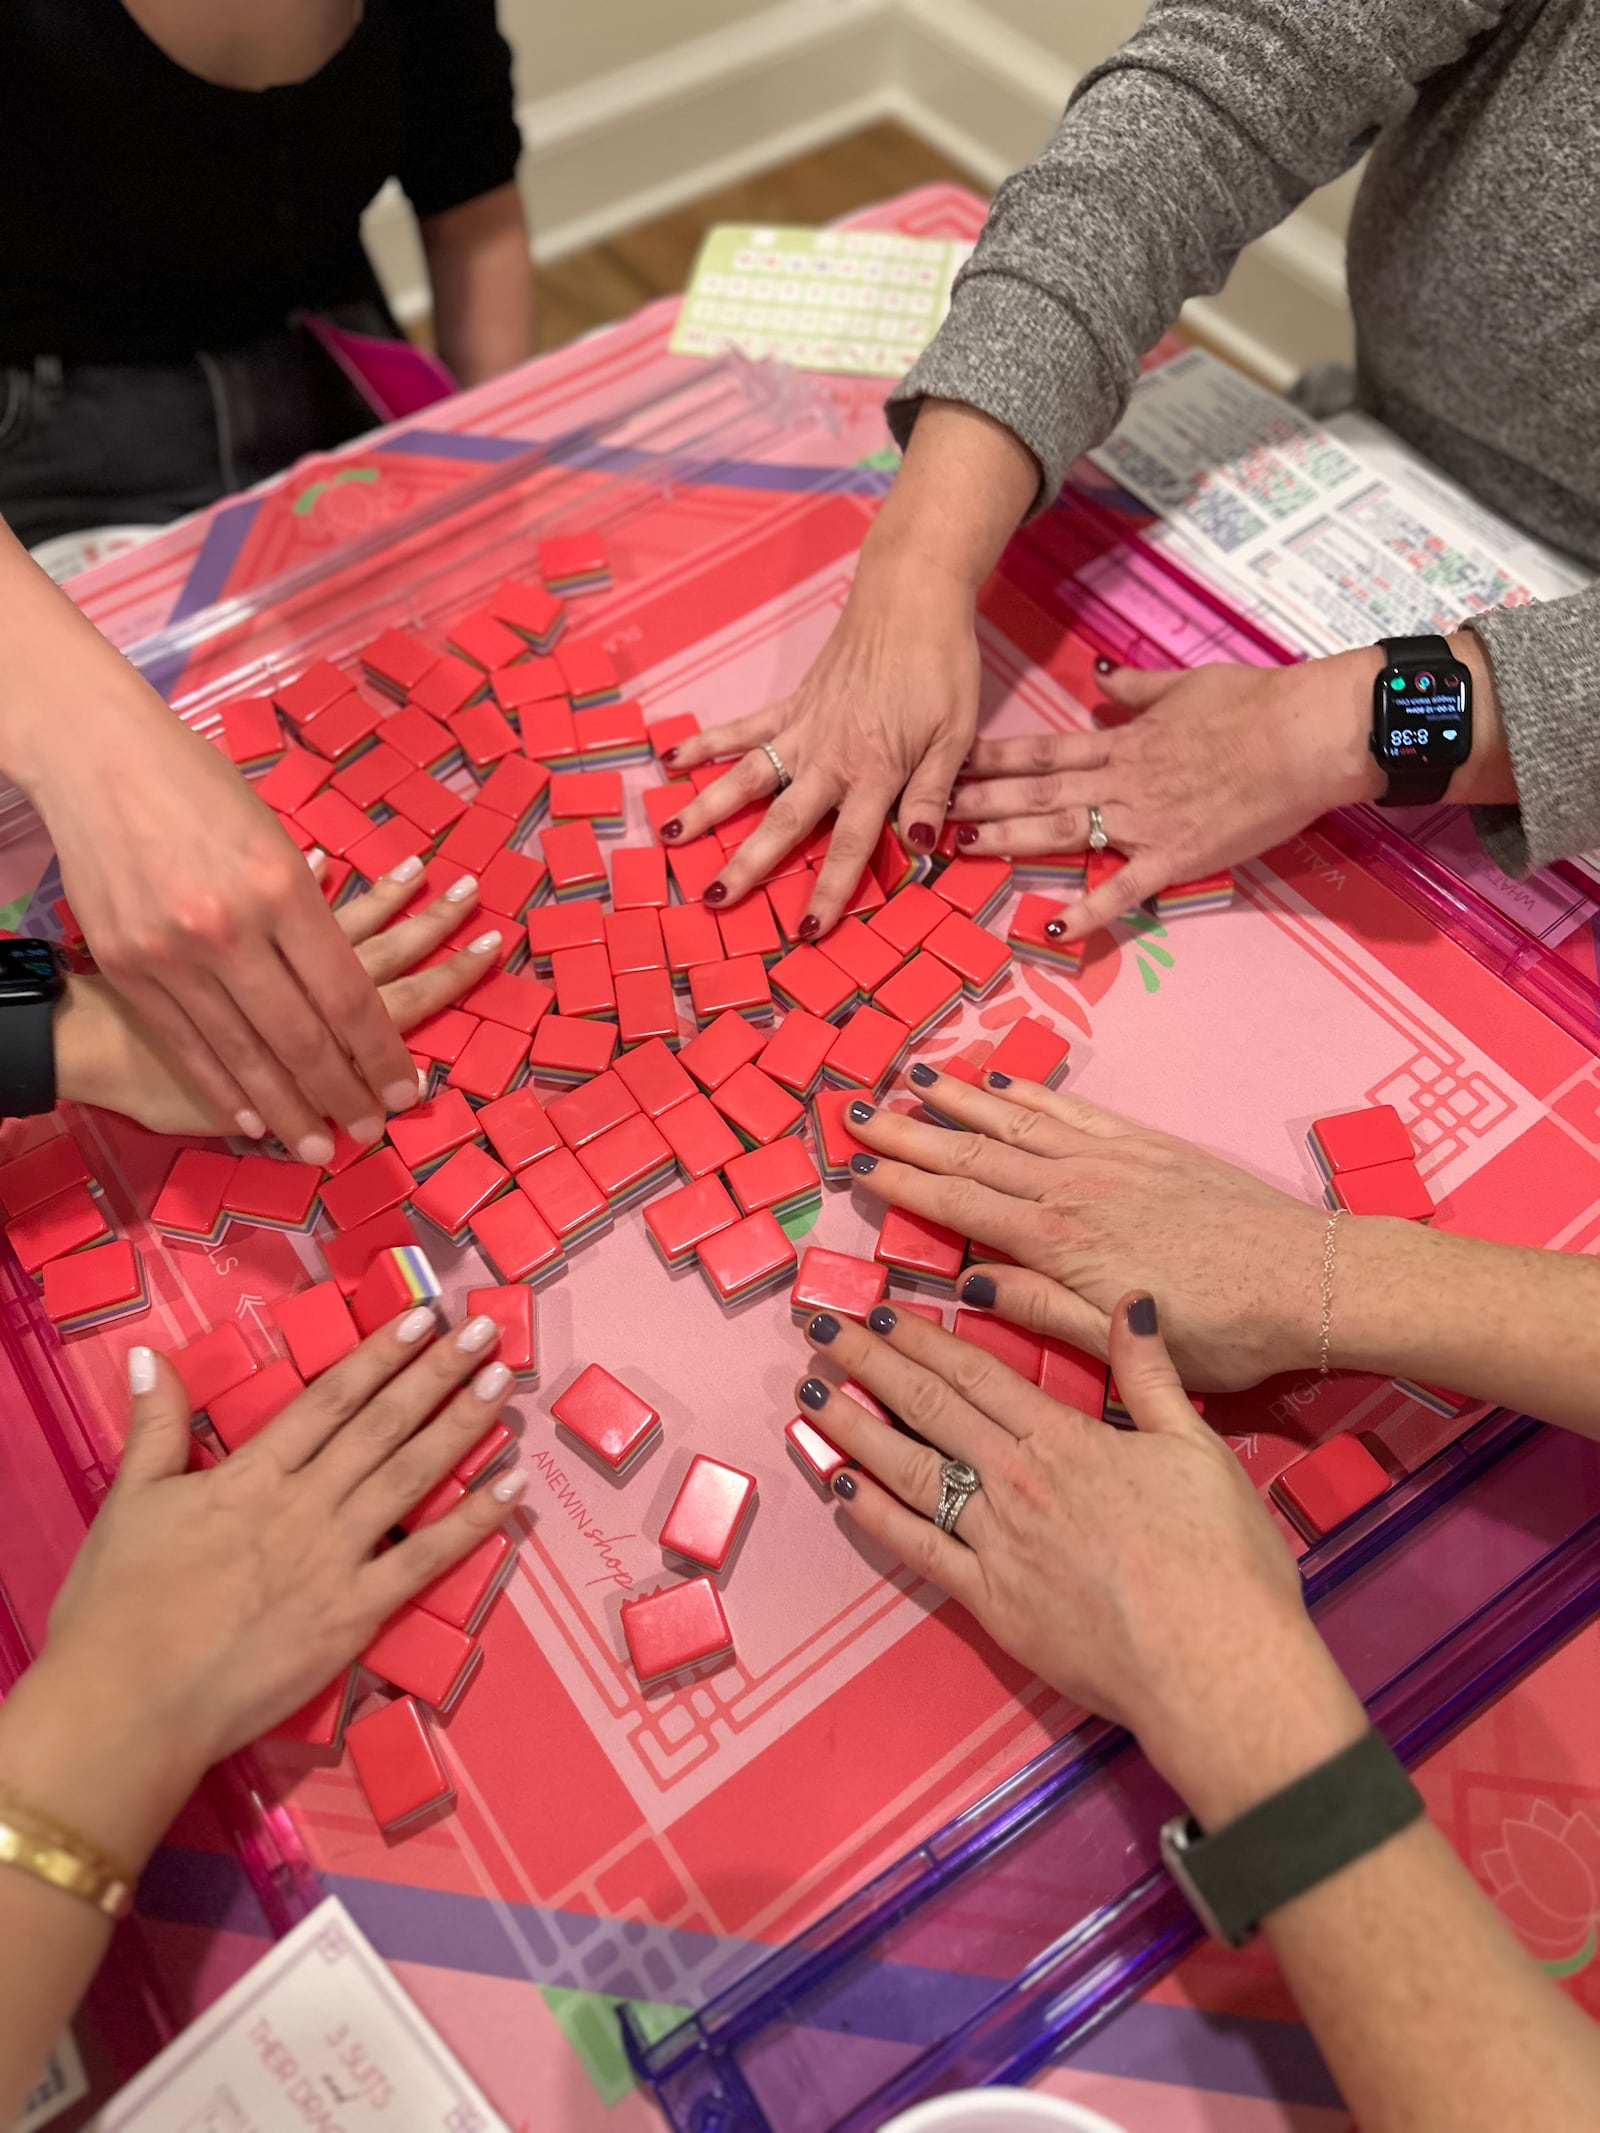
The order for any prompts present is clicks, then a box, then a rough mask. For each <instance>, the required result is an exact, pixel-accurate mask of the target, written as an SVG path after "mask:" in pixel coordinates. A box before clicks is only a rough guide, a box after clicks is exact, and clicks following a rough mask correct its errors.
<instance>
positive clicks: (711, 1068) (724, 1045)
mask: <svg viewBox="0 0 1600 2133" xmlns="http://www.w3.org/2000/svg"><path fill="white" fill-rule="evenodd" d="M766 1041H767V1040H766V1038H765V1037H764V1036H763V1035H762V1033H761V1031H760V1030H758V1029H756V1028H755V1027H754V1025H753V1024H751V1023H749V1022H747V1021H746V1020H745V1018H744V1016H743V1015H740V1014H736V1013H735V1012H734V1011H733V1010H732V1009H731V1008H730V1009H729V1010H728V1012H727V1013H726V1014H723V1015H718V1017H717V1019H716V1021H715V1022H710V1023H708V1024H707V1025H706V1027H705V1028H704V1029H703V1030H701V1031H700V1033H699V1034H698V1036H694V1037H691V1038H690V1039H689V1042H688V1043H687V1044H686V1045H684V1046H683V1047H682V1048H681V1049H680V1051H679V1053H678V1059H679V1061H680V1063H681V1064H682V1065H683V1066H684V1067H686V1068H687V1069H688V1071H689V1072H690V1073H691V1074H692V1075H693V1076H694V1078H695V1080H696V1081H697V1082H699V1084H700V1086H701V1088H702V1089H704V1090H705V1091H706V1093H707V1094H708V1095H710V1094H712V1093H714V1092H715V1091H716V1090H717V1089H720V1088H721V1087H722V1084H723V1083H724V1082H725V1081H726V1080H727V1079H728V1078H729V1076H730V1075H733V1074H736V1073H738V1071H739V1069H740V1068H741V1067H744V1066H748V1065H749V1064H750V1062H751V1061H752V1060H753V1059H755V1058H756V1057H757V1056H758V1055H759V1054H760V1053H761V1052H762V1051H764V1050H765V1048H766Z"/></svg>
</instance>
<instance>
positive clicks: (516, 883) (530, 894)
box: [478, 849, 550, 918]
mask: <svg viewBox="0 0 1600 2133" xmlns="http://www.w3.org/2000/svg"><path fill="white" fill-rule="evenodd" d="M549 879H550V875H549V870H548V869H547V868H546V866H545V864H544V861H543V860H542V859H534V858H532V857H530V855H529V854H528V853H527V852H511V851H506V850H504V849H502V850H500V851H498V852H496V853H495V855H494V857H493V858H492V859H491V860H490V861H489V863H488V865H487V866H486V867H485V868H484V869H483V871H482V873H481V874H480V875H479V877H478V896H479V899H480V901H481V902H482V903H483V904H484V905H485V907H486V908H487V909H488V910H490V911H503V912H505V914H506V916H507V917H508V918H524V917H526V916H527V913H528V909H529V906H530V905H532V904H534V903H536V902H537V901H538V899H539V897H540V896H541V895H542V894H543V892H544V889H545V886H546V884H547V882H548V881H549Z"/></svg>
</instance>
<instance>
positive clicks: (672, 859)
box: [667, 837, 722, 904]
mask: <svg viewBox="0 0 1600 2133" xmlns="http://www.w3.org/2000/svg"><path fill="white" fill-rule="evenodd" d="M667 865H668V867H669V868H670V869H671V871H672V879H673V883H674V885H675V886H676V888H677V891H678V895H679V897H680V898H681V899H682V901H683V902H684V903H686V904H692V903H695V902H697V901H698V900H699V899H700V898H701V897H703V896H704V895H705V893H706V891H707V889H709V888H710V886H711V884H712V883H713V882H714V881H715V880H716V878H717V876H718V875H719V874H720V873H721V872H722V847H721V845H720V844H718V842H717V840H716V839H715V837H697V838H696V839H695V840H694V842H693V843H692V844H674V845H671V846H669V847H668V850H667Z"/></svg>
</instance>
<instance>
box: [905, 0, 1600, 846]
mask: <svg viewBox="0 0 1600 2133" xmlns="http://www.w3.org/2000/svg"><path fill="white" fill-rule="evenodd" d="M1369 148H1370V149H1371V151H1372V158H1371V161H1370V163H1369V165H1368V168H1367V172H1366V176H1365V178H1364V180H1363V183H1362V186H1361V192H1360V196H1359V199H1358V201H1357V205H1356V212H1355V216H1354V219H1353V221H1352V223H1351V228H1350V245H1349V262H1350V264H1349V273H1350V300H1351V305H1352V307H1353V309H1354V312H1355V320H1356V329H1357V382H1358V398H1359V401H1360V404H1361V405H1362V406H1363V407H1365V408H1366V409H1367V410H1368V411H1369V412H1370V413H1372V414H1373V415H1375V416H1376V417H1377V418H1378V419H1379V420H1380V421H1381V422H1384V423H1387V424H1388V425H1389V427H1390V428H1392V429H1393V430H1395V431H1397V432H1398V433H1399V434H1400V435H1401V436H1402V437H1404V438H1405V439H1407V441H1408V442H1410V443H1411V444H1413V445H1415V446H1416V447H1417V449H1418V450H1420V451H1421V452H1423V453H1425V454H1426V455H1427V457H1428V458H1430V459H1431V460H1433V461H1434V462H1435V463H1436V464H1437V465H1438V466H1440V467H1442V468H1443V469H1444V470H1445V471H1446V472H1447V473H1449V474H1452V475H1454V476H1455V477H1456V479H1457V480H1459V481H1461V482H1463V483H1465V484H1466V485H1467V486H1468V487H1469V488H1471V489H1473V490H1475V491H1476V492H1477V493H1478V495H1480V496H1481V497H1482V498H1483V499H1484V500H1485V501H1486V502H1488V503H1490V504H1492V505H1493V506H1495V507H1496V508H1497V509H1498V510H1500V511H1503V512H1504V513H1505V514H1506V515H1507V517H1509V518H1512V519H1515V520H1516V521H1517V522H1518V523H1519V524H1521V525H1523V526H1525V527H1526V528H1527V529H1528V530H1529V531H1530V532H1532V533H1534V534H1536V535H1538V536H1539V537H1541V538H1542V539H1544V540H1547V541H1550V542H1553V543H1554V544H1555V545H1556V546H1557V547H1560V548H1564V549H1567V550H1569V551H1570V552H1571V553H1573V554H1574V555H1577V556H1580V557H1582V558H1584V559H1585V560H1586V561H1587V562H1589V563H1592V564H1594V565H1596V566H1597V567H1600V0H1154V4H1153V5H1152V6H1151V8H1150V11H1149V14H1148V15H1147V16H1146V18H1145V20H1144V22H1143V23H1142V24H1141V26H1140V28H1139V29H1138V30H1137V31H1136V32H1135V34H1134V35H1133V36H1132V37H1131V38H1130V39H1129V41H1128V42H1127V44H1125V45H1124V46H1123V47H1122V49H1121V50H1120V51H1119V52H1117V53H1115V54H1114V55H1113V56H1112V57H1111V58H1110V59H1109V60H1107V61H1106V63H1105V65H1104V66H1101V67H1098V68H1097V69H1096V70H1095V71H1094V72H1093V73H1092V74H1090V75H1089V76H1088V77H1087V78H1086V80H1085V81H1084V82H1083V83H1082V85H1081V86H1080V87H1079V89H1078V91H1077V93H1076V95H1075V96H1074V97H1073V99H1072V102H1071V104H1070V106H1069V107H1068V110H1067V112H1066V115H1065V116H1064V118H1063V119H1062V121H1061V124H1060V126H1059V127H1058V128H1057V129H1056V133H1055V137H1054V139H1053V140H1052V141H1051V143H1050V145H1049V147H1048V148H1047V149H1046V150H1045V152H1044V154H1043V155H1041V156H1040V157H1039V159H1038V161H1037V162H1035V163H1032V164H1030V165H1029V166H1028V167H1027V169H1025V170H1023V171H1020V172H1019V173H1018V174H1017V175H1016V176H1015V177H1014V178H1011V179H1009V180H1008V181H1007V183H1006V184H1005V185H1004V186H1002V187H1001V189H1000V191H999V193H998V194H997V195H996V198H995V203H994V209H993V212H992V213H991V215H990V217H989V222H988V226H987V228H986V229H985V231H984V234H983V238H982V241H981V242H980V244H979V246H978V248H977V251H976V253H975V254H974V256H973V258H972V260H971V262H970V263H969V265H968V266H967V268H966V269H965V271H964V273H963V274H962V276H961V279H960V282H959V283H958V285H957V290H956V296H955V302H954V305H953V307H952V310H951V314H950V317H949V319H948V320H947V321H946V323H945V325H944V328H943V330H942V331H941V332H940V334H939V336H938V338H937V339H936V340H935V342H934V343H933V346H932V347H931V348H930V349H929V350H928V352H927V354H926V355H925V356H924V357H923V358H922V360H921V362H919V363H918V364H917V366H916V368H915V369H914V370H913V371H912V372H911V374H910V376H909V377H908V378H907V379H906V380H905V382H904V384H903V385H901V386H900V387H899V388H898V390H897V391H896V392H895V394H894V396H893V398H892V399H891V402H890V408H889V415H890V421H891V424H892V426H893V428H894V430H895V433H896V435H897V436H898V437H899V439H900V441H901V442H902V443H904V441H905V439H906V437H907V436H908V435H909V433H910V429H911V425H912V423H913V422H914V421H915V419H916V408H917V403H918V401H919V399H920V398H921V397H922V396H923V395H929V396H933V397H937V398H941V399H950V400H959V401H964V402H966V403H967V404H968V405H970V406H973V407H978V408H982V409H983V410H984V411H985V412H986V413H988V414H990V415H993V416H994V417H995V418H996V419H997V420H998V421H1001V422H1003V423H1005V424H1006V426H1007V427H1008V428H1009V429H1011V430H1013V431H1014V432H1015V433H1016V435H1017V436H1018V437H1020V438H1021V439H1022V441H1023V442H1024V443H1025V444H1026V445H1027V446H1028V448H1029V449H1030V451H1031V452H1032V453H1033V455H1034V457H1035V458H1036V459H1037V460H1038V462H1039V465H1040V467H1041V469H1042V471H1043V476H1044V481H1043V488H1042V490H1041V501H1044V500H1047V499H1048V497H1049V496H1053V495H1054V493H1055V491H1056V490H1057V489H1058V488H1059V486H1060V484H1061V481H1062V479H1063V477H1064V475H1065V473H1066V470H1067V468H1068V467H1069V466H1070V465H1071V463H1072V461H1073V460H1074V459H1076V458H1077V457H1078V455H1079V454H1080V453H1081V452H1084V451H1086V450H1087V449H1088V448H1089V447H1090V446H1091V445H1094V444H1097V443H1099V441H1100V440H1101V439H1102V438H1103V437H1105V436H1106V435H1107V434H1108V432H1109V431H1110V430H1111V429H1113V428H1114V427H1115V425H1116V423H1117V421H1118V419H1119V418H1120V416H1121V413H1122V410H1123V408H1124V407H1125V405H1126V404H1127V398H1128V394H1129V392H1130V390H1131V389H1132V386H1133V383H1134V380H1135V378H1136V377H1137V374H1138V363H1139V357H1140V355H1141V354H1142V353H1143V352H1144V351H1145V350H1146V349H1148V348H1150V347H1152V346H1153V345H1154V343H1155V342H1156V341H1157V340H1158V339H1159V338H1160V337H1161V335H1162V333H1163V332H1164V331H1165V330H1166V329H1167V327H1169V326H1170V325H1171V324H1172V322H1173V320H1174V319H1175V318H1176V317H1177V315H1178V310H1179V307H1180V306H1181V305H1182V304H1183V303H1184V301H1185V300H1186V299H1187V298H1189V297H1191V296H1199V295H1205V294H1208V293H1210V292H1211V291H1213V290H1216V289H1218V288H1220V287H1221V286H1222V284H1223V282H1224V281H1225V280H1226V279H1227V276H1228V271H1229V269H1230V268H1231V266H1232V265H1233V262H1234V260H1235V258H1236V257H1237V256H1238V253H1239V250H1240V247H1241V246H1242V245H1244V244H1245V243H1247V242H1248V241H1249V240H1250V239H1251V238H1252V237H1257V236H1259V235H1260V234H1261V233H1262V232H1263V231H1264V230H1267V229H1270V228H1271V227H1272V226H1273V224H1274V223H1276V222H1279V221H1281V219H1282V218H1283V217H1284V216H1285V215H1287V214H1288V213H1289V211H1290V209H1291V208H1293V207H1294V206H1295V205H1296V204H1297V203H1298V202H1299V201H1301V200H1303V199H1304V198H1305V197H1306V195H1307V194H1308V193H1309V192H1311V191H1312V190H1313V189H1314V188H1315V187H1316V186H1318V185H1322V184H1325V183H1326V182H1327V181H1328V180H1329V179H1330V178H1333V177H1336V176H1337V175H1338V174H1339V172H1340V171H1342V170H1346V169H1348V168H1349V167H1350V165H1351V164H1353V163H1354V162H1356V160H1357V159H1358V158H1359V157H1360V156H1361V155H1362V153H1363V152H1364V151H1365V150H1367V149H1369ZM1472 627H1473V628H1475V629H1476V630H1477V631H1478V633H1479V634H1480V635H1481V636H1482V638H1483V640H1484V642H1485V645H1486V646H1487V648H1488V652H1489V656H1490V659H1491V661H1492V663H1493V667H1494V673H1495V682H1496V687H1497V690H1498V693H1499V695H1500V699H1501V702H1502V704H1503V705H1504V708H1505V719H1506V728H1507V733H1508V738H1509V742H1510V748H1511V757H1512V765H1513V768H1514V770H1515V773H1516V779H1517V791H1518V794H1519V796H1520V800H1521V806H1520V809H1518V808H1492V809H1481V810H1479V828H1480V830H1481V831H1482V832H1483V833H1484V835H1485V839H1486V841H1487V843H1488V844H1489V848H1490V850H1491V851H1492V853H1493V854H1494V856H1495V858H1496V859H1497V860H1498V861H1499V863H1500V864H1501V866H1503V867H1504V868H1505V869H1506V870H1507V871H1508V872H1511V873H1524V872H1526V871H1528V869H1529V868H1530V867H1534V866H1540V865H1543V864H1544V862H1545V861H1547V860H1549V859H1553V858H1558V857H1560V856H1562V855H1563V854H1565V853H1569V852H1576V851H1580V850H1583V849H1585V848H1586V847H1590V846H1594V845H1600V587H1591V588H1589V589H1588V590H1586V591H1584V592H1582V593H1579V594H1576V595H1574V596H1573V597H1572V598H1569V599H1565V600H1553V601H1550V602H1548V603H1546V604H1545V605H1543V606H1538V607H1524V608H1518V609H1509V608H1507V609H1498V610H1495V611H1493V612H1491V613H1489V614H1486V615H1482V616H1479V617H1478V618H1477V619H1476V620H1475V621H1474V622H1473V623H1472Z"/></svg>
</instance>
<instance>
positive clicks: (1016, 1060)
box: [983, 1015, 1072, 1088]
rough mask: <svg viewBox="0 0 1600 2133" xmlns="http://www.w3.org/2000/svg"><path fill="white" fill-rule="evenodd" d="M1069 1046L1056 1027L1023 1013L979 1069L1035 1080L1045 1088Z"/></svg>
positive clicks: (1064, 1058) (1017, 1078) (1054, 1076)
mask: <svg viewBox="0 0 1600 2133" xmlns="http://www.w3.org/2000/svg"><path fill="white" fill-rule="evenodd" d="M1071 1050H1072V1045H1071V1043H1070V1042H1069V1040H1068V1039H1067V1038H1065V1037H1063V1036H1062V1034H1061V1032H1060V1031H1059V1030H1057V1029H1053V1028H1052V1027H1051V1026H1050V1024H1049V1023H1048V1022H1041V1021H1040V1020H1039V1019H1038V1017H1037V1016H1036V1015H1023V1016H1022V1017H1021V1018H1020V1019H1019V1020H1018V1021H1016V1022H1013V1023H1012V1025H1011V1027H1010V1028H1009V1029H1008V1030H1007V1031H1006V1033H1005V1035H1004V1036H1003V1037H1002V1038H1001V1039H1000V1042H999V1043H998V1044H997V1045H996V1046H995V1048H994V1050H993V1052H992V1053H991V1054H990V1055H989V1058H988V1060H987V1062H986V1063H985V1065H984V1069H983V1071H984V1073H985V1074H1008V1075H1009V1076H1010V1077H1011V1079H1012V1080H1013V1081H1018V1080H1021V1081H1037V1082H1040V1083H1042V1084H1043V1085H1044V1086H1045V1087H1046V1088H1048V1087H1050V1086H1052V1085H1053V1084H1054V1082H1055V1081H1056V1079H1057V1078H1058V1077H1059V1075H1060V1073H1061V1070H1062V1068H1063V1067H1064V1066H1065V1065H1066V1062H1067V1054H1068V1053H1069V1052H1070V1051H1071Z"/></svg>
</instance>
